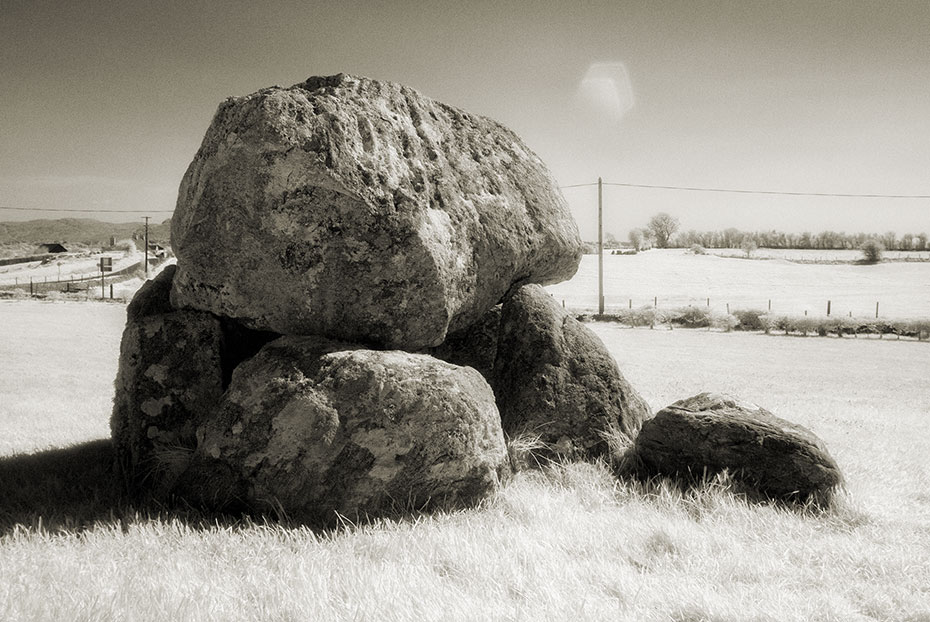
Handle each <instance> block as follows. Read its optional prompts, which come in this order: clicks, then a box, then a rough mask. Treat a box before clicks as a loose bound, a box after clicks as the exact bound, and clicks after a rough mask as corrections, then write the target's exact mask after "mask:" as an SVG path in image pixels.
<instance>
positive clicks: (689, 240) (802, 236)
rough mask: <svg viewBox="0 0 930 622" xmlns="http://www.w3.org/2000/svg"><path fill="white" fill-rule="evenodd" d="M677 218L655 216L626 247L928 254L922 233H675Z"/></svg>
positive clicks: (733, 230)
mask: <svg viewBox="0 0 930 622" xmlns="http://www.w3.org/2000/svg"><path fill="white" fill-rule="evenodd" d="M679 229H680V224H679V222H678V219H677V218H674V217H673V216H670V215H669V214H666V213H665V212H661V213H659V214H656V215H655V216H653V217H652V218H651V219H649V223H648V224H647V225H646V226H645V227H641V228H637V229H633V230H632V231H630V233H629V242H630V245H631V246H632V247H633V248H634V249H636V250H638V251H639V250H644V249H646V248H652V247H656V248H689V247H692V246H695V245H697V246H702V247H704V248H743V249H746V248H750V247H765V248H791V249H796V248H803V249H817V250H842V249H859V248H862V246H863V245H864V244H865V243H866V242H870V241H877V242H879V243H881V245H882V246H883V247H884V248H885V249H887V250H898V251H926V250H930V245H928V243H927V234H926V233H917V234H914V233H905V234H903V235H901V236H898V234H897V233H895V232H894V231H888V232H887V233H882V234H874V233H846V232H845V231H821V232H819V233H811V232H809V231H805V232H803V233H788V232H785V231H776V230H774V229H773V230H771V231H741V230H739V229H736V228H734V227H729V228H727V229H723V230H720V231H695V230H694V229H692V230H689V231H679Z"/></svg>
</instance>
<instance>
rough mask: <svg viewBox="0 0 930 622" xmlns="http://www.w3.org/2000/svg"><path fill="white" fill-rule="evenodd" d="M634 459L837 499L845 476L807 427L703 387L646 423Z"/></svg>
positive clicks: (686, 476) (793, 498)
mask: <svg viewBox="0 0 930 622" xmlns="http://www.w3.org/2000/svg"><path fill="white" fill-rule="evenodd" d="M631 452H632V453H631V455H630V456H629V457H630V458H632V459H631V460H629V464H631V465H634V466H633V469H634V470H635V471H636V472H637V474H638V475H640V476H645V477H651V476H655V475H662V476H666V477H672V478H676V479H679V480H682V481H683V482H685V483H695V482H697V481H699V480H701V479H702V478H704V477H707V476H712V475H716V474H718V473H721V472H723V471H728V472H729V474H730V476H731V478H732V479H733V481H734V482H736V483H737V484H738V485H739V486H740V487H742V488H743V489H744V491H745V492H748V493H754V494H752V496H758V497H762V498H769V499H775V500H778V501H785V502H791V503H814V504H815V505H819V506H826V505H829V504H830V502H831V501H832V498H833V495H834V493H835V491H836V489H837V488H838V487H839V486H840V485H841V484H842V481H843V477H842V475H841V473H840V470H839V467H838V466H837V464H836V461H835V460H834V459H833V457H832V456H830V454H829V452H828V451H827V448H826V447H825V446H824V444H823V442H822V441H821V440H820V439H819V438H818V437H817V436H816V435H815V434H814V433H813V432H811V431H810V430H808V429H807V428H805V427H803V426H800V425H797V424H794V423H791V422H790V421H786V420H784V419H781V418H779V417H776V416H775V415H773V414H772V413H771V412H769V411H767V410H765V409H764V408H761V407H759V406H756V405H755V404H749V403H746V402H742V401H740V400H737V399H735V398H733V397H730V396H727V395H721V394H716V393H701V394H699V395H695V396H694V397H690V398H687V399H684V400H680V401H678V402H675V403H674V404H672V405H671V406H668V407H666V408H664V409H662V410H660V411H659V412H658V413H656V416H655V417H654V418H652V419H650V420H649V421H646V422H645V423H643V426H642V429H641V430H640V433H639V436H638V437H637V438H636V442H635V444H634V446H633V448H632V450H631Z"/></svg>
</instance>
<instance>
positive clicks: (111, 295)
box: [110, 283, 565, 306]
mask: <svg viewBox="0 0 930 622" xmlns="http://www.w3.org/2000/svg"><path fill="white" fill-rule="evenodd" d="M110 300H113V283H110ZM562 306H565V301H564V300H563V301H562Z"/></svg>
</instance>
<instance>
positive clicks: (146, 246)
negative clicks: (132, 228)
mask: <svg viewBox="0 0 930 622" xmlns="http://www.w3.org/2000/svg"><path fill="white" fill-rule="evenodd" d="M142 218H144V219H145V278H146V279H147V278H149V217H148V216H143V217H142Z"/></svg>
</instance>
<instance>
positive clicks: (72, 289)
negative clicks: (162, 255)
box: [0, 259, 165, 299]
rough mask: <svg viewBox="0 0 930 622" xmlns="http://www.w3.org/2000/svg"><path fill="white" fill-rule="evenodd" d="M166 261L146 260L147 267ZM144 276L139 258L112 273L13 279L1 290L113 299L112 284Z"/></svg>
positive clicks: (43, 296) (0, 288)
mask: <svg viewBox="0 0 930 622" xmlns="http://www.w3.org/2000/svg"><path fill="white" fill-rule="evenodd" d="M164 261H165V260H164V259H162V260H161V261H159V262H158V263H154V264H153V263H152V262H149V269H150V270H152V269H154V268H155V267H157V266H158V265H160V264H161V263H163V262H164ZM143 275H144V262H143V261H139V262H136V263H134V264H132V265H130V266H127V267H125V268H122V269H120V270H115V271H113V272H105V273H101V272H97V273H96V274H80V275H76V274H72V275H69V276H68V278H62V279H57V278H56V279H49V278H48V277H43V278H42V279H38V278H30V279H28V280H26V279H14V282H13V283H6V284H2V285H0V292H6V293H9V294H13V295H19V296H33V297H38V298H45V297H47V296H49V294H65V295H70V294H74V295H81V294H84V297H85V298H92V297H93V298H110V299H113V298H114V292H113V286H114V285H115V284H117V283H120V282H122V281H125V280H127V279H129V278H133V277H142V276H143Z"/></svg>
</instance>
